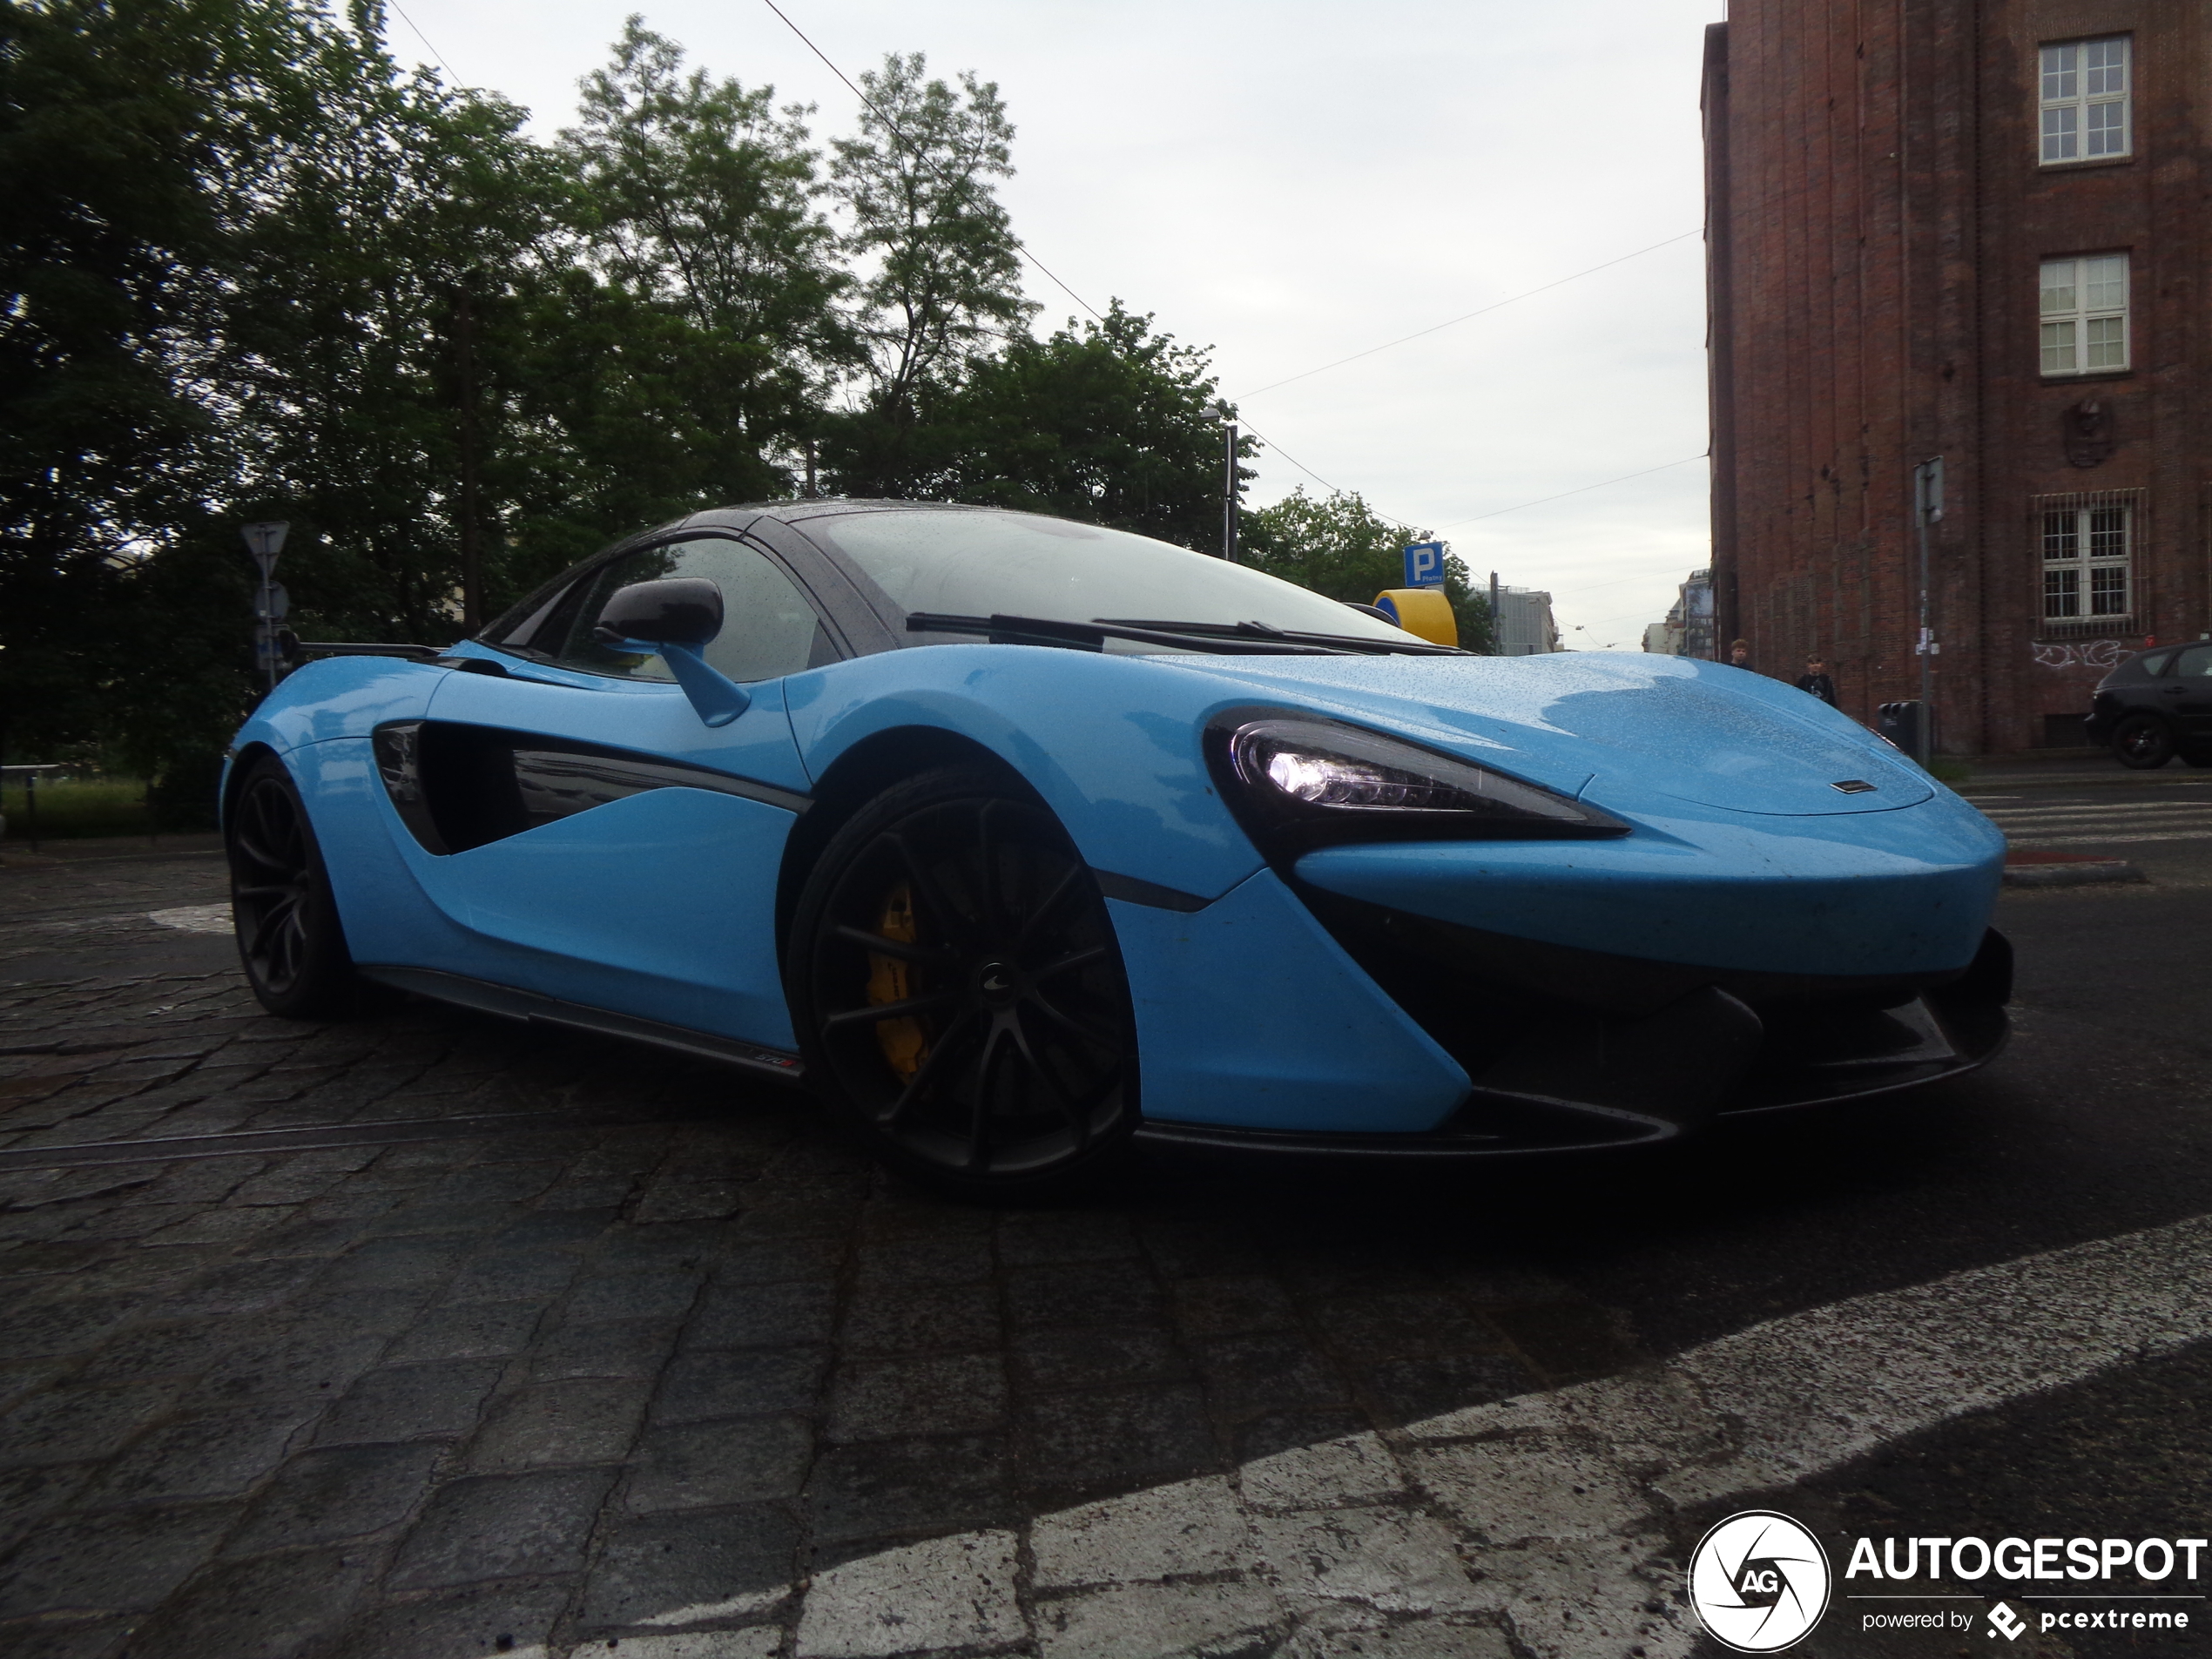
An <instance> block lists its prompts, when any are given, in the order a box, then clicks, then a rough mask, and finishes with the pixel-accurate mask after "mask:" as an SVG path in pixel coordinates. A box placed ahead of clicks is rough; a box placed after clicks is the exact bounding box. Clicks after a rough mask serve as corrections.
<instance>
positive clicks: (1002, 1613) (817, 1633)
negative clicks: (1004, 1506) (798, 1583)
mask: <svg viewBox="0 0 2212 1659" xmlns="http://www.w3.org/2000/svg"><path fill="white" fill-rule="evenodd" d="M1015 1542H1016V1540H1015V1534H1012V1533H1010V1532H975V1533H961V1534H955V1535H954V1536H953V1537H950V1538H933V1539H930V1540H928V1541H926V1542H923V1543H919V1544H908V1545H906V1546H904V1547H903V1548H898V1549H890V1550H885V1551H883V1552H882V1553H881V1554H874V1555H867V1556H863V1557H861V1558H860V1559H859V1560H857V1561H848V1562H846V1564H845V1565H844V1566H842V1567H835V1568H831V1569H830V1570H829V1571H827V1572H826V1573H818V1574H816V1575H814V1580H813V1585H812V1587H811V1588H809V1589H808V1590H807V1593H806V1605H805V1607H804V1608H803V1609H802V1610H801V1612H800V1614H799V1635H798V1642H797V1647H796V1651H797V1653H798V1655H799V1659H873V1656H878V1655H890V1654H900V1653H913V1652H915V1651H918V1650H921V1649H933V1648H971V1647H980V1648H993V1647H1003V1646H1007V1645H1008V1644H1011V1643H1013V1642H1020V1641H1022V1639H1023V1638H1025V1637H1026V1636H1027V1635H1028V1628H1027V1622H1026V1621H1025V1620H1024V1619H1023V1618H1022V1609H1021V1607H1020V1604H1019V1603H1018V1602H1016V1600H1015V1585H1014V1577H1015Z"/></svg>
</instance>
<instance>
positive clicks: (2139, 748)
mask: <svg viewBox="0 0 2212 1659" xmlns="http://www.w3.org/2000/svg"><path fill="white" fill-rule="evenodd" d="M2112 752H2113V753H2114V754H2115V755H2118V756H2119V757H2120V764H2121V765H2123V766H2128V767H2132V768H2133V769H2134V770H2135V771H2137V772H2155V771H2157V770H2158V768H2159V767H2161V766H2162V765H2165V764H2166V763H2167V762H2168V761H2169V760H2171V759H2173V758H2174V732H2173V729H2172V728H2171V727H2170V726H2168V725H2167V724H2166V722H2165V721H2163V720H2161V719H2160V718H2158V717H2157V716H2156V715H2155V714H2134V715H2130V716H2128V718H2126V719H2125V720H2122V721H2121V723H2120V726H2119V729H2118V730H2117V731H2115V732H2114V733H2113V734H2112Z"/></svg>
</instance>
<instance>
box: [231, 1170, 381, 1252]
mask: <svg viewBox="0 0 2212 1659" xmlns="http://www.w3.org/2000/svg"><path fill="white" fill-rule="evenodd" d="M338 1178H339V1179H341V1180H342V1179H343V1177H338ZM367 1231H368V1229H367V1228H366V1227H364V1226H363V1225H362V1224H361V1223H360V1222H359V1221H352V1220H338V1221H334V1220H315V1219H305V1220H303V1219H300V1218H299V1217H294V1218H293V1221H292V1222H291V1224H289V1225H287V1226H284V1227H280V1228H278V1229H277V1230H276V1231H274V1232H272V1233H270V1234H269V1235H268V1236H267V1237H266V1238H260V1239H256V1240H255V1241H254V1243H253V1246H252V1247H251V1248H250V1249H249V1250H248V1251H247V1252H246V1253H247V1254H248V1255H251V1256H253V1257H254V1258H256V1259H258V1260H262V1261H273V1260H276V1259H278V1258H282V1257H287V1256H299V1257H311V1256H312V1257H326V1258H327V1257H332V1256H341V1255H343V1254H344V1253H345V1252H346V1251H348V1250H350V1249H352V1248H353V1247H354V1245H355V1244H359V1243H360V1242H361V1238H362V1236H363V1235H364V1234H365V1233H366V1232H367Z"/></svg>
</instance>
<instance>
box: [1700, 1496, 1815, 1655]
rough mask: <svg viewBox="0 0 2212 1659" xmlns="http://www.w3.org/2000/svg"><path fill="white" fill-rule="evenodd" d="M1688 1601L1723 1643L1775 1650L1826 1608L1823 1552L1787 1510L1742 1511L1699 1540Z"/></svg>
mask: <svg viewBox="0 0 2212 1659" xmlns="http://www.w3.org/2000/svg"><path fill="white" fill-rule="evenodd" d="M1689 1602H1690V1605H1691V1606H1692V1607H1694V1608H1696V1609H1697V1616H1698V1618H1699V1619H1700V1620H1701V1621H1703V1623H1704V1626H1705V1629H1706V1630H1707V1632H1708V1633H1709V1634H1710V1635H1711V1636H1712V1637H1713V1639H1714V1640H1715V1641H1716V1642H1719V1643H1720V1644H1721V1645H1722V1646H1723V1647H1724V1648H1733V1649H1735V1650H1736V1651H1737V1652H1738V1653H1778V1652H1779V1651H1781V1649H1784V1648H1786V1647H1789V1646H1790V1645H1791V1644H1792V1643H1793V1642H1797V1641H1799V1640H1801V1639H1802V1638H1803V1637H1804V1635H1805V1634H1806V1633H1807V1632H1808V1631H1810V1630H1811V1629H1812V1627H1813V1626H1814V1625H1816V1624H1817V1623H1819V1622H1820V1615H1822V1614H1824V1613H1825V1612H1826V1611H1827V1610H1828V1557H1827V1555H1826V1554H1824V1552H1823V1551H1822V1549H1821V1548H1820V1541H1819V1540H1818V1539H1817V1538H1815V1537H1814V1536H1813V1535H1812V1534H1811V1533H1809V1532H1807V1531H1806V1530H1805V1529H1804V1527H1800V1526H1799V1525H1798V1524H1797V1522H1796V1521H1792V1520H1791V1519H1790V1517H1789V1516H1787V1515H1779V1514H1775V1513H1774V1512H1773V1511H1772V1510H1770V1509H1747V1510H1745V1511H1744V1512H1743V1514H1739V1515H1730V1517H1729V1518H1728V1519H1727V1520H1726V1521H1723V1522H1721V1524H1720V1525H1719V1526H1717V1527H1714V1528H1713V1529H1712V1531H1710V1532H1709V1533H1707V1534H1705V1535H1704V1537H1703V1538H1701V1539H1700V1540H1698V1542H1697V1548H1696V1553H1695V1554H1692V1555H1691V1556H1690V1558H1689Z"/></svg>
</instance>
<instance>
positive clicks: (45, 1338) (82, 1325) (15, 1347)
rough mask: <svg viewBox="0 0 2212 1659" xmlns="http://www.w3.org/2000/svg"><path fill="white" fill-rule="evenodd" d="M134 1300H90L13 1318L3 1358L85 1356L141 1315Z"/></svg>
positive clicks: (2, 1333)
mask: <svg viewBox="0 0 2212 1659" xmlns="http://www.w3.org/2000/svg"><path fill="white" fill-rule="evenodd" d="M139 1305H140V1304H139V1301H138V1298H136V1297H131V1296H88V1297H84V1298H78V1299H77V1300H73V1301H68V1302H53V1303H48V1304H47V1305H44V1306H43V1307H33V1308H27V1309H25V1310H24V1311H23V1312H20V1313H17V1314H15V1315H12V1316H11V1317H10V1318H9V1319H8V1320H7V1322H6V1324H5V1325H4V1326H0V1356H4V1357H5V1358H7V1359H39V1358H41V1357H43V1356H45V1355H48V1354H67V1353H81V1352H84V1350H85V1349H87V1348H89V1347H91V1345H93V1344H94V1343H96V1342H98V1340H99V1339H101V1338H102V1337H104V1336H105V1335H106V1334H107V1333H108V1332H111V1331H112V1330H114V1329H115V1327H116V1326H118V1325H120V1324H122V1323H123V1321H124V1320H125V1319H126V1318H130V1316H131V1315H132V1314H133V1313H135V1312H138V1308H139Z"/></svg>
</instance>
